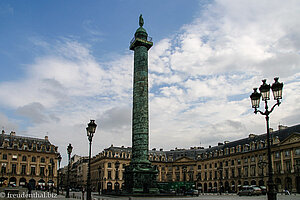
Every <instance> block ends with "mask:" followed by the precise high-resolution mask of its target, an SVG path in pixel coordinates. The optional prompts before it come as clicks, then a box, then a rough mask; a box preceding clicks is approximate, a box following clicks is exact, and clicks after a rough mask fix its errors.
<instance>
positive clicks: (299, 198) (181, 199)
mask: <svg viewBox="0 0 300 200" xmlns="http://www.w3.org/2000/svg"><path fill="white" fill-rule="evenodd" d="M32 194H35V196H32V198H31V199H32V200H33V199H36V200H50V199H51V200H53V199H67V198H66V197H65V194H60V195H56V193H53V194H51V193H48V192H44V191H32ZM37 194H38V195H37ZM40 197H41V198H40ZM0 199H1V198H0ZM11 199H17V198H11ZM21 199H25V198H21ZM27 199H28V198H27ZM76 199H77V200H78V199H80V200H86V193H85V198H84V199H83V198H82V193H81V192H70V198H69V199H68V200H76ZM110 199H120V200H142V199H147V200H156V199H162V200H197V199H198V200H267V196H242V197H240V196H238V195H236V194H223V195H218V194H205V195H200V196H197V197H191V196H175V197H120V196H103V195H101V196H99V195H98V193H92V200H110ZM277 200H300V194H297V195H295V194H292V195H282V194H278V195H277Z"/></svg>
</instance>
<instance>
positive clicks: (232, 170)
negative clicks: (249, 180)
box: [231, 169, 235, 178]
mask: <svg viewBox="0 0 300 200" xmlns="http://www.w3.org/2000/svg"><path fill="white" fill-rule="evenodd" d="M231 176H232V178H235V176H234V169H231Z"/></svg>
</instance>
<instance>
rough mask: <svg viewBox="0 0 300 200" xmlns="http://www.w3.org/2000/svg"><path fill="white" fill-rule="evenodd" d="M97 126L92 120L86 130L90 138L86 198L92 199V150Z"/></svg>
mask: <svg viewBox="0 0 300 200" xmlns="http://www.w3.org/2000/svg"><path fill="white" fill-rule="evenodd" d="M96 127H97V124H95V120H92V119H91V121H90V123H88V127H86V132H87V137H88V140H89V164H88V174H87V192H86V195H87V197H86V199H87V200H91V199H92V195H91V151H92V140H93V136H94V133H95V132H96Z"/></svg>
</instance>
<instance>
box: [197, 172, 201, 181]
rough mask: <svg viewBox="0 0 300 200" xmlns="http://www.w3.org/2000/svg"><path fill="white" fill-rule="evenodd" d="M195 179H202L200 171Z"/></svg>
mask: <svg viewBox="0 0 300 200" xmlns="http://www.w3.org/2000/svg"><path fill="white" fill-rule="evenodd" d="M197 179H198V180H200V181H201V180H202V179H201V172H200V173H198V174H197Z"/></svg>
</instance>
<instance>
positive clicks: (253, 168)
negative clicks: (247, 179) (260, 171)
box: [251, 166, 255, 176]
mask: <svg viewBox="0 0 300 200" xmlns="http://www.w3.org/2000/svg"><path fill="white" fill-rule="evenodd" d="M251 176H255V166H251Z"/></svg>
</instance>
